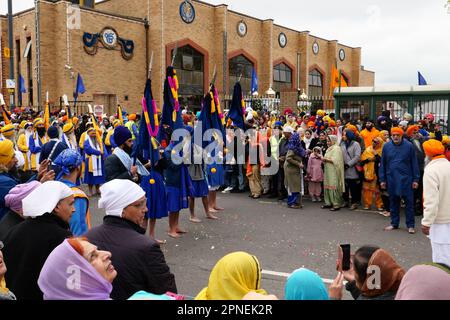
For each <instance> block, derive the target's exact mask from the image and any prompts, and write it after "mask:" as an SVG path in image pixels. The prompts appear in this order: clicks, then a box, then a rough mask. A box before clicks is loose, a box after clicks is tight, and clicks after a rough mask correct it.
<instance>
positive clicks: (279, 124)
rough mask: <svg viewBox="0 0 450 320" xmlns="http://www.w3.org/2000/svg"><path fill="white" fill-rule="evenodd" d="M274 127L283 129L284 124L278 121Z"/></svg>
mask: <svg viewBox="0 0 450 320" xmlns="http://www.w3.org/2000/svg"><path fill="white" fill-rule="evenodd" d="M273 126H274V127H275V128H276V127H282V126H283V123H282V122H281V121H277V122H275V123H274V125H273Z"/></svg>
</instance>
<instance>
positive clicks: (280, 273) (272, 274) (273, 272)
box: [262, 270, 347, 284]
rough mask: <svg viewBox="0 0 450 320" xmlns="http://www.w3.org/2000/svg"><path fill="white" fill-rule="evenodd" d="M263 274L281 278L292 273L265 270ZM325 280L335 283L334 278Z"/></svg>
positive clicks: (325, 281) (327, 282)
mask: <svg viewBox="0 0 450 320" xmlns="http://www.w3.org/2000/svg"><path fill="white" fill-rule="evenodd" d="M262 274H263V275H264V274H265V275H269V276H276V277H280V278H288V277H289V276H290V275H291V274H290V273H286V272H278V271H270V270H263V271H262ZM322 280H323V282H324V283H326V284H332V283H333V281H334V280H333V279H325V278H322ZM346 283H347V281H344V284H346Z"/></svg>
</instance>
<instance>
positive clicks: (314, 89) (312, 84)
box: [308, 69, 323, 97]
mask: <svg viewBox="0 0 450 320" xmlns="http://www.w3.org/2000/svg"><path fill="white" fill-rule="evenodd" d="M308 83H309V96H310V97H322V96H323V78H322V74H321V73H320V72H319V70H317V69H314V70H312V71H311V72H310V73H309V81H308Z"/></svg>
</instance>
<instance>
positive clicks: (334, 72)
mask: <svg viewBox="0 0 450 320" xmlns="http://www.w3.org/2000/svg"><path fill="white" fill-rule="evenodd" d="M337 87H339V71H338V69H337V66H336V64H333V67H332V69H331V84H330V96H333V92H334V89H335V88H337Z"/></svg>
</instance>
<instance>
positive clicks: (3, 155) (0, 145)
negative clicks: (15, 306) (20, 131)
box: [0, 140, 16, 165]
mask: <svg viewBox="0 0 450 320" xmlns="http://www.w3.org/2000/svg"><path fill="white" fill-rule="evenodd" d="M15 155H16V154H15V153H14V145H13V143H12V142H11V141H10V140H3V141H0V164H3V165H6V164H7V163H9V162H10V161H11V160H12V159H13V158H14V156H15Z"/></svg>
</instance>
